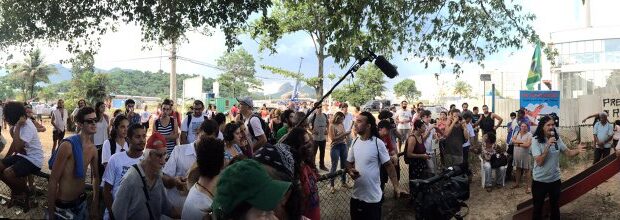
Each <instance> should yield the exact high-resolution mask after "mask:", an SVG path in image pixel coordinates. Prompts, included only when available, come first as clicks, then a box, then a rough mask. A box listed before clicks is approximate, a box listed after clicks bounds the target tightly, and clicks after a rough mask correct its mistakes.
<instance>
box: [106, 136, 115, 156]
mask: <svg viewBox="0 0 620 220" xmlns="http://www.w3.org/2000/svg"><path fill="white" fill-rule="evenodd" d="M108 141H109V142H110V155H114V153H116V140H114V139H112V138H110V139H108Z"/></svg>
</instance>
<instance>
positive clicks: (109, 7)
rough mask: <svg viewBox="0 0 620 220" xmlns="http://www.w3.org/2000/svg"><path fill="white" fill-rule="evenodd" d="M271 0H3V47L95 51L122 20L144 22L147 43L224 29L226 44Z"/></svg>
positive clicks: (0, 11)
mask: <svg viewBox="0 0 620 220" xmlns="http://www.w3.org/2000/svg"><path fill="white" fill-rule="evenodd" d="M270 5H271V1H270V0H209V1H203V0H183V1H139V0H125V1H116V0H101V1H92V0H56V1H22V0H3V1H0V48H5V47H7V46H11V45H14V46H19V47H27V46H29V45H33V44H34V43H35V42H36V41H37V40H45V41H46V42H51V43H57V42H65V41H66V42H69V44H68V46H67V49H68V50H69V51H70V52H73V51H91V50H92V49H95V48H96V47H98V46H99V38H100V36H103V35H104V34H105V33H107V32H109V31H115V30H116V29H117V27H118V25H119V24H120V23H127V24H136V25H138V26H140V27H141V31H142V39H143V41H144V42H156V43H158V44H162V45H163V44H165V43H172V42H175V41H177V40H179V39H182V38H183V37H184V34H185V33H186V32H187V31H190V30H197V29H198V30H204V29H208V28H220V29H222V31H223V32H224V35H225V37H226V45H227V46H228V47H229V48H232V47H233V46H234V45H237V44H239V43H240V42H239V40H238V39H237V37H236V36H237V30H238V29H239V28H240V27H241V26H242V25H244V24H245V21H246V20H247V19H248V17H249V16H250V15H251V14H252V13H254V12H259V11H262V12H263V13H267V12H266V10H267V8H268V7H269V6H270Z"/></svg>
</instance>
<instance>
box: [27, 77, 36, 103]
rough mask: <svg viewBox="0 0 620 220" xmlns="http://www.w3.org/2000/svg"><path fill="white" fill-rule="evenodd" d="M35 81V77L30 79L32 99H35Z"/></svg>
mask: <svg viewBox="0 0 620 220" xmlns="http://www.w3.org/2000/svg"><path fill="white" fill-rule="evenodd" d="M34 80H35V76H31V78H30V99H32V98H34ZM26 100H28V99H26Z"/></svg>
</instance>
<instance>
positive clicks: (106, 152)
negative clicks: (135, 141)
mask: <svg viewBox="0 0 620 220" xmlns="http://www.w3.org/2000/svg"><path fill="white" fill-rule="evenodd" d="M121 149H124V150H125V151H127V150H129V146H128V145H127V141H125V144H123V145H121V144H119V143H118V142H116V151H115V152H114V153H111V152H110V151H111V150H112V149H110V139H108V140H105V141H104V142H103V146H102V147H101V164H104V163H107V162H108V161H109V160H110V157H111V156H112V155H114V154H116V153H118V152H121Z"/></svg>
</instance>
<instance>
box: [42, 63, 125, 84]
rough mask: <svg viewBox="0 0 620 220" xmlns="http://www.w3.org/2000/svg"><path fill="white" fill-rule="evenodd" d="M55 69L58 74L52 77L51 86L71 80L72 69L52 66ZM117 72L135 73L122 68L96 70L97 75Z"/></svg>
mask: <svg viewBox="0 0 620 220" xmlns="http://www.w3.org/2000/svg"><path fill="white" fill-rule="evenodd" d="M52 65H53V66H54V67H56V70H57V71H58V73H57V74H53V75H50V76H49V78H50V84H56V83H59V82H62V81H67V80H71V78H72V75H71V69H70V68H67V67H64V66H63V65H62V64H59V63H56V64H52ZM116 70H120V71H133V70H127V69H121V68H113V69H110V70H104V69H99V68H95V72H97V73H110V72H114V71H116Z"/></svg>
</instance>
